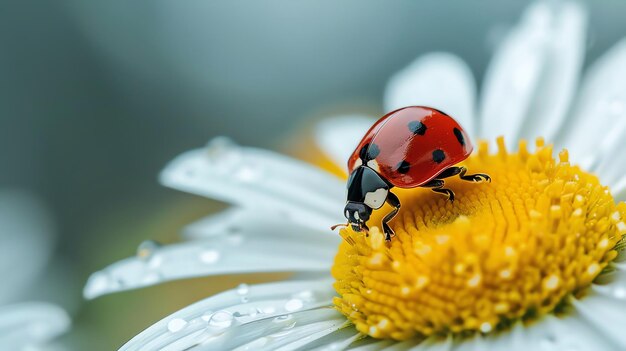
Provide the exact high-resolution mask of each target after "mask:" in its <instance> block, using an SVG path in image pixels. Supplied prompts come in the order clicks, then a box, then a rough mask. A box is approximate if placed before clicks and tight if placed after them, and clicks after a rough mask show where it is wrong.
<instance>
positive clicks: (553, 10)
mask: <svg viewBox="0 0 626 351" xmlns="http://www.w3.org/2000/svg"><path fill="white" fill-rule="evenodd" d="M584 23H585V21H584V16H583V12H582V11H581V10H580V9H579V7H578V5H575V4H573V3H568V2H562V3H558V4H557V3H549V2H536V3H534V4H533V5H531V6H530V7H529V9H528V10H527V11H526V12H525V14H524V17H523V18H522V21H521V23H520V24H519V25H518V26H516V27H515V28H513V30H512V31H511V33H510V34H509V36H508V37H507V38H506V40H505V41H504V42H503V43H502V46H501V47H500V48H499V49H498V50H497V52H496V53H495V55H494V58H493V60H492V62H491V63H490V65H489V66H488V69H487V72H486V74H485V79H484V89H483V94H482V96H481V111H480V127H481V132H480V136H481V137H485V138H487V139H489V140H495V138H496V137H497V136H499V135H504V137H505V138H506V141H507V143H508V145H509V146H515V144H516V140H517V138H518V137H519V136H520V132H521V131H522V126H523V124H524V123H525V120H526V119H527V118H530V119H531V121H532V122H531V125H538V126H541V131H540V132H541V133H542V134H544V135H545V134H546V133H547V134H554V132H556V131H557V129H558V127H560V125H561V123H562V121H563V118H564V117H563V116H564V113H565V112H566V108H567V105H568V102H569V101H570V100H571V95H572V93H573V91H574V88H575V87H574V86H573V84H575V83H576V79H577V75H578V70H579V67H580V63H581V60H582V56H581V55H582V50H583V48H584V46H583V45H584V43H583V42H581V40H583V38H584V34H583V33H584ZM531 114H533V115H532V116H531ZM535 118H536V119H537V120H536V122H535ZM528 132H531V133H533V134H534V133H536V132H537V130H532V129H531V130H529V131H528ZM547 136H548V137H551V135H547Z"/></svg>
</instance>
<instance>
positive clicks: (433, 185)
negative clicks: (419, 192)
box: [420, 179, 454, 202]
mask: <svg viewBox="0 0 626 351" xmlns="http://www.w3.org/2000/svg"><path fill="white" fill-rule="evenodd" d="M443 186H444V182H443V180H441V179H433V180H431V181H430V182H428V183H425V184H422V185H420V187H422V188H430V190H432V191H434V192H436V193H439V194H445V195H447V196H448V200H450V202H453V201H454V191H452V190H450V189H445V188H444V187H443Z"/></svg>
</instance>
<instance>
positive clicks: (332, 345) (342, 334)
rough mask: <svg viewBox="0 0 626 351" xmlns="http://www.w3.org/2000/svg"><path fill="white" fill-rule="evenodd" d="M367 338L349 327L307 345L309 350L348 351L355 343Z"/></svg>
mask: <svg viewBox="0 0 626 351" xmlns="http://www.w3.org/2000/svg"><path fill="white" fill-rule="evenodd" d="M364 337H365V336H364V335H363V334H361V333H359V332H358V331H357V330H356V328H354V327H349V328H343V329H338V330H336V331H335V332H333V333H330V334H328V335H326V336H324V337H323V338H319V339H317V340H315V341H313V342H311V343H309V344H307V345H306V349H307V350H315V351H322V350H333V351H334V350H337V351H340V350H346V349H348V348H349V347H350V345H352V344H353V343H355V342H357V341H359V340H360V339H363V338H364Z"/></svg>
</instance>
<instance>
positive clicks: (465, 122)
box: [385, 52, 476, 135]
mask: <svg viewBox="0 0 626 351" xmlns="http://www.w3.org/2000/svg"><path fill="white" fill-rule="evenodd" d="M475 100H476V83H475V81H474V77H473V75H472V71H471V70H470V69H469V67H468V66H467V65H466V64H465V62H463V60H461V59H460V58H458V57H457V56H454V55H452V54H449V53H443V52H441V53H440V52H437V53H430V54H426V55H424V56H422V57H420V58H418V59H417V60H415V61H414V62H413V63H412V64H411V65H409V66H408V67H407V68H405V69H403V70H402V71H400V72H398V73H396V74H395V75H394V76H393V77H392V78H391V80H390V81H389V83H388V84H387V88H386V90H385V111H392V110H395V109H398V108H401V107H405V106H414V105H424V106H431V107H434V108H437V109H439V110H442V111H444V112H446V113H448V114H450V115H451V116H454V118H455V119H456V120H457V121H458V122H459V123H460V124H461V125H462V126H463V128H464V129H465V130H466V131H468V133H469V134H470V135H475V134H474V132H475V127H474V126H475V122H474V120H475V118H474V115H475V112H474V111H475V106H474V101H475Z"/></svg>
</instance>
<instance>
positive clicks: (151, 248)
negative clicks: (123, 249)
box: [137, 240, 161, 260]
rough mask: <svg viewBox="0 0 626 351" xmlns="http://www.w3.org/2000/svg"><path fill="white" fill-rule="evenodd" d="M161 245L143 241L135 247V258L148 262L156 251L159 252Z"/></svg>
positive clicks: (155, 242) (152, 241)
mask: <svg viewBox="0 0 626 351" xmlns="http://www.w3.org/2000/svg"><path fill="white" fill-rule="evenodd" d="M160 247H161V244H160V243H158V242H157V241H154V240H146V241H143V242H142V243H141V244H139V246H138V247H137V257H139V258H140V259H142V260H149V259H150V258H151V257H152V255H154V253H155V252H156V251H158V250H159V248H160Z"/></svg>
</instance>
